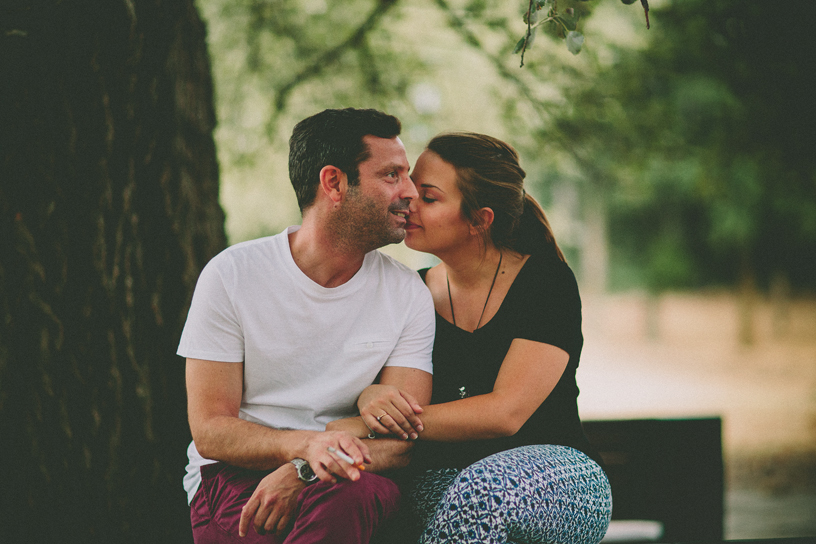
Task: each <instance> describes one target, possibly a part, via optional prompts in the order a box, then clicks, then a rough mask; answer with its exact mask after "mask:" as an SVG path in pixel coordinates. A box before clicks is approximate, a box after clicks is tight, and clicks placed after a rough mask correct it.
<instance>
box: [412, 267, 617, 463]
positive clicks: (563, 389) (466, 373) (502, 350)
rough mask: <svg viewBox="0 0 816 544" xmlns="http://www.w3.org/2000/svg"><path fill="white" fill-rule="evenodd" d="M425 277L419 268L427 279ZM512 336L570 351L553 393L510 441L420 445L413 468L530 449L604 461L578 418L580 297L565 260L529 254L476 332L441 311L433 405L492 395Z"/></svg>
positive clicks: (436, 345) (505, 438)
mask: <svg viewBox="0 0 816 544" xmlns="http://www.w3.org/2000/svg"><path fill="white" fill-rule="evenodd" d="M427 272H428V269H427V268H426V269H423V270H420V271H419V273H420V275H421V276H422V279H423V280H424V279H425V275H426V274H427ZM515 338H524V339H527V340H533V341H535V342H542V343H545V344H551V345H553V346H557V347H559V348H561V349H563V350H564V351H566V352H567V353H568V354H569V362H568V363H567V367H566V369H565V370H564V374H563V375H562V376H561V379H560V380H559V381H558V384H557V385H556V386H555V389H553V391H552V392H551V393H550V395H549V396H548V397H547V399H546V400H545V401H544V402H543V403H542V404H541V406H540V407H539V408H538V410H536V411H535V413H534V414H533V415H532V416H531V417H530V419H528V420H527V422H526V423H525V424H524V425H523V426H522V427H521V429H520V430H519V431H518V432H517V433H516V434H515V435H513V436H508V437H503V438H496V439H488V440H471V441H468V442H431V441H428V442H423V441H420V442H418V443H417V445H416V448H415V449H414V455H413V461H412V463H411V464H412V466H413V467H414V468H415V469H428V468H465V467H467V466H468V465H470V464H472V463H474V462H476V461H478V460H479V459H483V458H485V457H487V456H489V455H492V454H494V453H497V452H500V451H504V450H508V449H511V448H516V447H518V446H524V445H530V444H556V445H562V446H570V447H573V448H575V449H577V450H580V451H582V452H584V453H586V454H587V455H588V456H589V457H591V458H592V459H594V460H595V461H596V462H598V463H599V464H601V460H600V457H599V456H598V454H597V452H596V451H595V450H594V449H593V448H592V446H590V444H589V441H588V440H587V438H586V436H585V435H584V432H583V429H582V428H581V420H580V419H579V417H578V403H577V397H578V386H577V385H576V383H575V371H576V369H577V368H578V360H579V358H580V356H581V348H582V347H583V343H584V338H583V335H582V334H581V299H580V296H579V294H578V285H577V283H576V281H575V276H574V275H573V273H572V270H570V268H569V266H567V264H566V263H564V262H563V261H561V260H560V259H555V258H549V257H547V256H545V255H538V254H533V255H531V256H530V258H529V259H528V260H527V262H526V263H525V264H524V266H523V267H522V269H521V270H520V271H519V273H518V275H517V276H516V279H515V281H514V282H513V285H512V286H511V287H510V290H509V291H508V293H507V296H506V297H505V299H504V301H503V302H502V304H501V307H500V308H499V310H498V312H497V313H496V315H494V316H493V318H492V319H491V320H490V321H489V322H487V323H485V324H484V325H482V326H481V327H480V328H478V329H476V330H475V331H473V332H472V333H471V332H467V331H465V330H463V329H460V328H458V327H456V326H454V325H453V324H452V323H450V322H448V321H447V320H445V319H444V318H442V317H441V316H440V315H439V314H438V313H437V314H436V339H435V341H434V348H433V368H434V375H433V396H432V399H431V403H432V404H439V403H443V402H450V401H453V400H457V399H460V398H463V395H467V396H474V395H482V394H486V393H490V392H491V391H492V390H493V384H494V383H495V381H496V377H497V376H498V374H499V368H500V367H501V364H502V361H504V357H505V355H506V354H507V351H508V349H509V348H510V343H511V342H512V341H513V339H515Z"/></svg>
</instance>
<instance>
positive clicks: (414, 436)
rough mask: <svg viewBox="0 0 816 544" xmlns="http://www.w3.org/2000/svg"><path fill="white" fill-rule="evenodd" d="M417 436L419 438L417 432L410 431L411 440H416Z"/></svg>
mask: <svg viewBox="0 0 816 544" xmlns="http://www.w3.org/2000/svg"><path fill="white" fill-rule="evenodd" d="M417 438H419V435H418V434H417V433H411V440H416V439H417Z"/></svg>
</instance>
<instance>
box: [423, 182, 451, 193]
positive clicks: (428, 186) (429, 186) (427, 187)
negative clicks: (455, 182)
mask: <svg viewBox="0 0 816 544" xmlns="http://www.w3.org/2000/svg"><path fill="white" fill-rule="evenodd" d="M419 186H420V187H422V188H424V189H436V190H437V191H439V192H440V193H444V192H445V191H443V190H442V189H440V188H439V187H437V186H436V185H431V184H430V183H420V184H419Z"/></svg>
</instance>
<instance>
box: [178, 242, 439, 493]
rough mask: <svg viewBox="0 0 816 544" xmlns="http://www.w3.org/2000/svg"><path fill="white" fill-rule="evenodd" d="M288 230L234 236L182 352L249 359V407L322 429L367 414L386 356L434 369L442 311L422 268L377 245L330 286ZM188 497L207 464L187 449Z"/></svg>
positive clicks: (268, 417) (208, 281) (202, 284)
mask: <svg viewBox="0 0 816 544" xmlns="http://www.w3.org/2000/svg"><path fill="white" fill-rule="evenodd" d="M298 228H299V227H297V226H295V227H289V229H287V231H286V232H283V233H281V234H278V235H276V236H271V237H268V238H261V239H258V240H252V241H249V242H244V243H240V244H236V245H234V246H231V247H229V248H227V249H226V250H224V251H223V252H221V253H220V254H218V255H217V256H216V257H215V258H213V259H212V260H211V261H210V262H209V263H208V264H207V266H206V267H205V268H204V270H202V272H201V276H200V277H199V279H198V283H197V284H196V288H195V293H194V295H193V300H192V304H191V306H190V312H189V314H188V316H187V322H186V324H185V326H184V331H183V333H182V336H181V342H180V343H179V348H178V354H179V355H181V356H182V357H186V358H191V359H204V360H209V361H220V362H224V363H225V364H237V363H241V362H243V363H244V395H243V398H242V399H241V408H240V412H239V417H240V418H241V419H245V420H247V421H252V422H255V423H260V424H262V425H266V426H269V427H275V428H280V429H300V430H315V431H322V430H324V429H325V427H326V424H327V423H328V422H330V421H333V420H335V419H339V418H343V417H350V416H353V415H356V414H357V408H356V402H357V397H358V396H359V395H360V393H361V392H362V390H363V389H365V387H367V386H368V385H371V383H372V382H373V381H374V380H375V379H376V377H377V374H378V373H379V372H380V370H381V369H382V368H383V366H399V367H410V368H418V369H421V370H424V371H426V372H429V373H430V372H431V371H432V366H431V350H432V348H433V337H434V327H435V314H434V308H433V301H432V299H431V295H430V292H429V291H428V289H427V288H426V287H425V284H424V283H423V282H422V280H421V279H420V277H419V274H417V272H416V271H414V270H411V269H410V268H408V267H406V266H405V265H403V264H401V263H399V262H398V261H396V260H394V259H392V258H391V257H389V256H387V255H384V254H383V253H380V252H379V251H372V252H370V253H368V254H367V255H366V256H365V260H364V261H363V265H362V267H361V268H360V270H359V271H358V272H357V273H356V274H355V275H354V277H352V278H351V279H350V280H349V281H347V282H346V283H344V284H343V285H340V286H338V287H332V288H326V287H323V286H321V285H318V284H317V283H315V282H314V281H312V280H311V279H310V278H309V277H308V276H306V275H305V274H304V273H303V272H302V271H301V270H300V268H298V266H297V265H296V264H295V261H294V259H293V258H292V252H291V250H290V248H289V234H290V233H292V232H294V231H295V230H297V229H298ZM187 453H188V457H189V460H190V463H189V464H188V466H187V475H186V476H185V478H184V488H185V490H186V491H187V495H188V501H192V498H193V496H194V495H195V492H196V490H197V489H198V486H199V485H200V483H201V476H200V472H199V468H200V467H201V466H203V465H205V464H208V463H212V462H214V461H211V460H208V459H204V458H203V457H201V455H199V453H198V451H197V450H196V448H195V444H194V443H191V444H190V447H189V448H188V450H187Z"/></svg>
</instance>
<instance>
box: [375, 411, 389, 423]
mask: <svg viewBox="0 0 816 544" xmlns="http://www.w3.org/2000/svg"><path fill="white" fill-rule="evenodd" d="M387 415H388V412H383V413H382V415H379V416H377V423H379V422H380V420H381V419H382V418H384V417H385V416H387Z"/></svg>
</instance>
